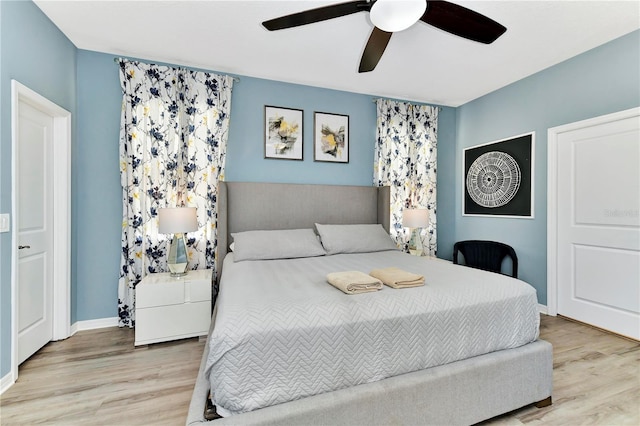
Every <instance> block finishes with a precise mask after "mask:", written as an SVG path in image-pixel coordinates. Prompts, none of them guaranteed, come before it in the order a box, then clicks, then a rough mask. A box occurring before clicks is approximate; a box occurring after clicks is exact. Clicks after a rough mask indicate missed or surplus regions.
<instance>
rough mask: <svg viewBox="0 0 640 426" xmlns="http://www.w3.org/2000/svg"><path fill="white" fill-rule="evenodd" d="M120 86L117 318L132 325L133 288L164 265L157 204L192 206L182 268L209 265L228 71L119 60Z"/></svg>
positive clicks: (220, 171)
mask: <svg viewBox="0 0 640 426" xmlns="http://www.w3.org/2000/svg"><path fill="white" fill-rule="evenodd" d="M119 62H120V83H121V86H122V92H123V102H122V115H121V125H120V177H121V183H122V195H123V214H122V253H121V262H120V280H119V283H118V315H119V325H120V326H121V327H123V326H129V327H133V326H134V323H135V318H134V304H135V301H134V288H135V286H136V284H137V283H138V282H140V280H141V279H142V278H143V277H144V276H145V275H146V274H148V273H152V272H166V271H168V267H167V251H168V248H169V243H170V240H169V238H170V237H171V236H170V235H163V234H159V233H158V209H159V208H163V207H176V206H188V207H196V208H197V215H198V226H199V229H198V231H196V232H192V233H189V234H187V250H188V252H189V268H190V269H205V268H206V269H212V270H213V274H214V277H215V256H216V246H217V235H216V223H217V210H216V197H217V187H218V181H219V180H224V168H225V156H226V146H227V136H228V130H229V113H230V109H231V90H232V86H233V78H231V77H228V76H220V75H216V74H211V73H207V72H200V71H192V70H187V69H183V68H173V67H168V66H160V65H153V64H145V63H142V62H137V61H128V60H122V59H121V60H120V61H119Z"/></svg>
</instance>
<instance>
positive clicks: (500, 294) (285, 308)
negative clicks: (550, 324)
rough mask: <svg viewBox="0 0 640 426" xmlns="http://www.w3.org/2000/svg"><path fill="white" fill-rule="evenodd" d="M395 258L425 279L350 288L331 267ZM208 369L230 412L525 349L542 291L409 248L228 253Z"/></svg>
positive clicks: (217, 398)
mask: <svg viewBox="0 0 640 426" xmlns="http://www.w3.org/2000/svg"><path fill="white" fill-rule="evenodd" d="M389 266H396V267H399V268H401V269H404V270H406V271H409V272H413V273H417V274H420V275H424V277H425V285H424V286H422V287H415V288H408V289H401V290H396V289H392V288H389V287H386V286H385V287H384V288H383V289H382V290H380V291H377V292H372V293H365V294H359V295H346V294H344V293H342V292H341V291H340V290H338V289H336V288H334V287H333V286H331V285H330V284H328V283H327V282H326V280H325V277H326V275H327V273H329V272H337V271H345V270H360V271H362V272H365V273H368V272H369V271H371V270H372V269H374V268H384V267H389ZM220 287H221V288H220V294H219V297H218V301H217V304H218V307H217V309H218V312H217V316H216V319H215V326H214V329H213V331H212V335H211V338H210V339H209V348H208V350H209V354H208V359H207V367H206V374H207V377H208V378H209V381H210V383H211V389H212V393H213V402H214V404H216V406H217V407H218V412H219V413H220V414H221V415H223V416H225V417H226V416H229V415H233V414H237V413H242V412H246V411H252V410H255V409H258V408H262V407H267V406H270V405H274V404H279V403H283V402H287V401H291V400H295V399H299V398H303V397H305V396H310V395H315V394H319V393H324V392H329V391H332V390H336V389H341V388H346V387H351V386H354V385H358V384H362V383H368V382H373V381H377V380H381V379H384V378H387V377H391V376H396V375H398V374H403V373H408V372H412V371H416V370H421V369H424V368H428V367H433V366H437V365H442V364H446V363H450V362H453V361H457V360H461V359H465V358H469V357H473V356H477V355H481V354H485V353H489V352H493V351H497V350H501V349H507V348H514V347H518V346H522V345H525V344H527V343H529V342H532V341H534V340H536V339H537V337H538V332H539V315H538V304H537V298H536V292H535V289H534V288H533V287H531V286H530V285H528V284H527V283H525V282H523V281H520V280H516V279H513V278H510V277H507V276H503V275H499V274H494V273H490V272H485V271H480V270H477V269H472V268H467V267H464V266H458V265H453V264H451V263H448V262H444V261H439V260H430V259H427V258H417V257H414V256H410V255H407V254H404V253H401V252H397V251H396V252H391V251H388V252H378V253H367V254H340V255H333V256H322V257H314V258H302V259H290V260H289V259H287V260H270V261H246V262H237V263H234V262H233V260H232V254H231V253H230V254H228V255H227V257H226V258H225V263H224V273H223V277H222V282H221V286H220Z"/></svg>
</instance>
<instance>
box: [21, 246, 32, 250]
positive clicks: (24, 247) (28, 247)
mask: <svg viewBox="0 0 640 426" xmlns="http://www.w3.org/2000/svg"><path fill="white" fill-rule="evenodd" d="M30 248H31V246H18V250H22V249H30Z"/></svg>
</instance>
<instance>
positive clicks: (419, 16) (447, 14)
mask: <svg viewBox="0 0 640 426" xmlns="http://www.w3.org/2000/svg"><path fill="white" fill-rule="evenodd" d="M357 12H369V18H370V19H371V22H372V23H373V25H374V28H373V31H372V32H371V35H370V36H369V41H368V42H367V45H366V47H365V48H364V52H363V54H362V59H361V60H360V66H359V68H358V72H369V71H373V69H374V68H375V67H376V65H378V62H379V61H380V58H381V57H382V54H383V53H384V50H385V49H386V47H387V44H389V40H390V39H391V35H392V34H393V33H394V32H397V31H402V30H405V29H407V28H409V27H410V26H412V25H413V24H415V23H416V22H418V21H422V22H425V23H427V24H429V25H433V26H434V27H436V28H439V29H441V30H444V31H447V32H449V33H451V34H455V35H457V36H460V37H464V38H466V39H469V40H473V41H477V42H480V43H485V44H490V43H493V42H494V41H495V40H496V39H497V38H498V37H500V36H501V35H502V34H503V33H504V32H505V31H506V30H507V29H506V28H505V27H504V26H503V25H501V24H499V23H497V22H496V21H494V20H492V19H490V18H487V17H486V16H484V15H481V14H479V13H478V12H474V11H473V10H471V9H467V8H466V7H463V6H459V5H457V4H454V3H449V2H447V1H444V0H437V1H432V0H429V1H427V0H357V1H349V2H345V3H337V4H333V5H329V6H323V7H319V8H316V9H309V10H305V11H303V12H298V13H293V14H291V15H285V16H281V17H279V18H275V19H270V20H268V21H264V22H263V23H262V25H263V26H264V27H265V28H266V29H268V30H269V31H275V30H282V29H285V28H292V27H298V26H300V25H307V24H313V23H315V22H321V21H326V20H328V19H333V18H339V17H341V16H346V15H351V14H353V13H357Z"/></svg>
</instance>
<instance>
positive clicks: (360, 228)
mask: <svg viewBox="0 0 640 426" xmlns="http://www.w3.org/2000/svg"><path fill="white" fill-rule="evenodd" d="M316 229H317V230H318V234H319V235H320V240H321V241H322V246H323V247H324V249H325V250H326V251H327V254H338V253H370V252H374V251H384V250H399V249H398V246H397V245H396V243H395V242H394V241H393V240H392V239H391V237H390V236H389V234H387V231H385V230H384V228H383V227H382V225H380V224H376V225H321V224H319V223H316Z"/></svg>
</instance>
